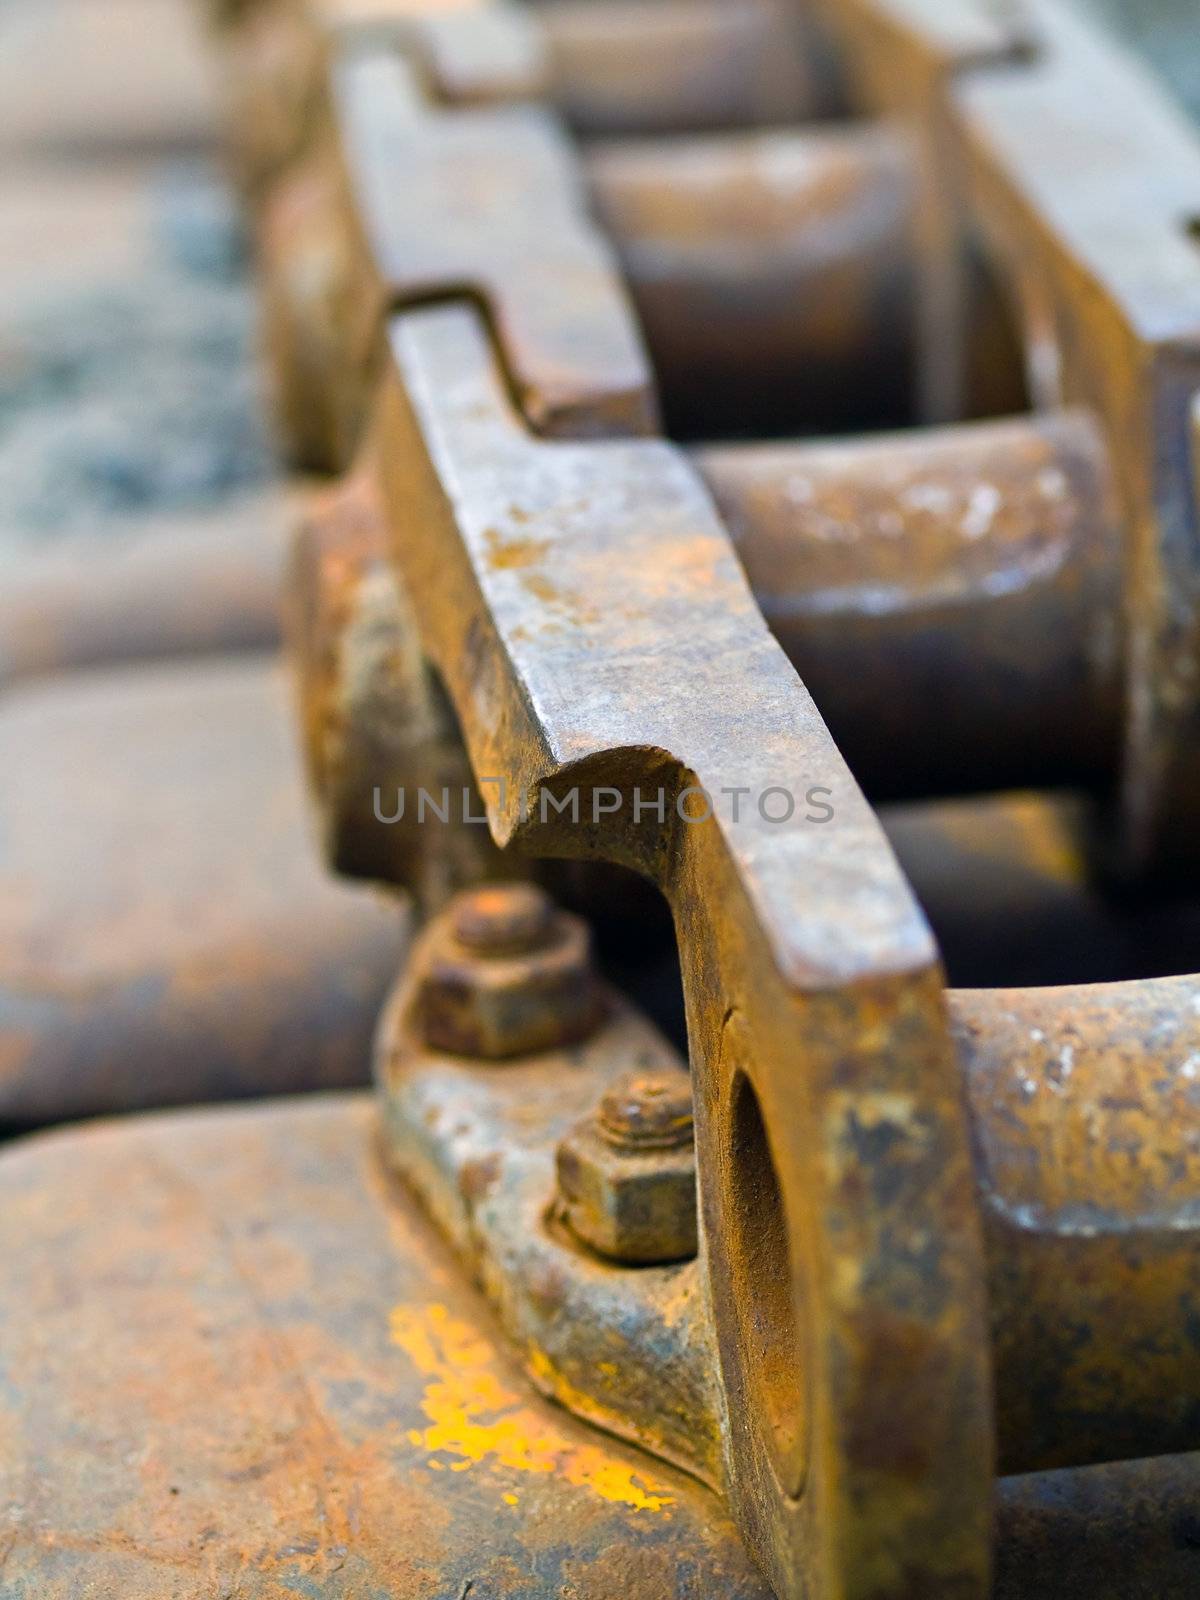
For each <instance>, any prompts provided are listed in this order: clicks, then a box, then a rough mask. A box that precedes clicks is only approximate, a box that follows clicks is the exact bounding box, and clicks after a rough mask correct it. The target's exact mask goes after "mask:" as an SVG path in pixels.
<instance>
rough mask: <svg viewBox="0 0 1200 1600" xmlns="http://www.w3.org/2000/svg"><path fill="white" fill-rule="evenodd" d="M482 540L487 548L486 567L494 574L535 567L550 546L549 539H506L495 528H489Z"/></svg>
mask: <svg viewBox="0 0 1200 1600" xmlns="http://www.w3.org/2000/svg"><path fill="white" fill-rule="evenodd" d="M484 538H485V539H486V540H487V546H488V556H487V559H488V565H489V566H490V567H491V568H492V569H493V570H494V571H496V572H512V571H517V570H520V569H521V568H522V567H535V566H537V564H538V562H539V561H541V560H542V558H543V557H544V556H545V555H546V554H547V552H548V551H549V549H550V544H551V541H550V540H549V539H506V538H505V537H504V536H503V535H502V534H501V533H499V532H497V530H496V529H495V528H489V529H488V530H487V532H486V533H485V534H484Z"/></svg>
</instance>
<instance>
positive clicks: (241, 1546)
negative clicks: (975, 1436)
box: [0, 1097, 1200, 1600]
mask: <svg viewBox="0 0 1200 1600" xmlns="http://www.w3.org/2000/svg"><path fill="white" fill-rule="evenodd" d="M375 1139H376V1131H375V1115H374V1112H373V1110H372V1107H371V1105H370V1103H369V1102H368V1100H367V1099H366V1098H365V1097H343V1098H332V1097H331V1098H322V1099H318V1100H314V1101H312V1102H310V1103H308V1104H302V1103H297V1104H287V1105H276V1106H273V1107H269V1108H268V1107H259V1108H253V1109H250V1108H245V1109H238V1110H223V1111H206V1112H204V1113H200V1114H190V1115H188V1116H186V1117H180V1116H172V1117H167V1116H161V1115H160V1116H155V1117H149V1118H143V1119H139V1120H138V1121H136V1122H130V1123H127V1124H118V1123H109V1124H104V1125H103V1126H99V1127H96V1128H93V1129H89V1130H83V1131H68V1132H64V1133H56V1134H53V1135H43V1136H40V1137H38V1138H35V1139H29V1140H25V1141H22V1142H20V1143H18V1144H16V1145H11V1146H9V1147H7V1148H6V1149H5V1151H4V1152H3V1153H0V1194H2V1195H3V1204H0V1246H2V1255H3V1259H4V1261H5V1263H6V1270H5V1273H4V1274H3V1276H2V1277H0V1305H2V1315H3V1324H4V1329H5V1338H4V1373H5V1383H4V1388H3V1398H2V1399H0V1417H2V1418H3V1426H2V1428H0V1437H2V1438H3V1441H4V1444H3V1449H2V1450H0V1493H2V1494H3V1500H4V1505H5V1508H6V1523H5V1530H4V1535H3V1541H2V1542H0V1583H2V1584H3V1586H4V1594H5V1596H6V1600H9V1597H11V1600H83V1597H85V1596H86V1597H87V1600H91V1597H93V1596H95V1597H97V1600H99V1597H100V1596H106V1597H107V1596H109V1595H113V1594H120V1595H121V1596H122V1597H125V1600H142V1597H145V1600H162V1597H163V1596H164V1595H165V1594H170V1595H172V1596H173V1597H175V1600H211V1597H212V1596H213V1595H216V1594H230V1593H232V1594H240V1595H243V1596H246V1597H247V1600H285V1597H291V1596H294V1595H295V1594H296V1593H298V1592H299V1593H303V1594H311V1595H319V1596H321V1597H322V1600H363V1597H364V1596H372V1597H373V1596H376V1595H379V1596H383V1595H387V1596H389V1597H392V1596H396V1595H403V1596H404V1597H405V1600H445V1597H446V1596H452V1597H454V1600H458V1596H460V1595H461V1594H462V1593H463V1590H464V1588H467V1593H468V1595H469V1596H473V1595H478V1596H480V1597H481V1600H549V1597H551V1596H553V1597H555V1600H558V1597H560V1596H562V1595H564V1594H566V1595H571V1594H572V1592H574V1594H576V1595H579V1596H581V1597H582V1596H586V1597H587V1600H630V1597H633V1596H636V1597H637V1600H678V1597H679V1596H681V1595H686V1596H689V1597H690V1596H691V1595H695V1596H697V1597H699V1596H701V1595H721V1596H722V1597H723V1600H766V1596H767V1594H768V1590H767V1589H766V1587H765V1585H764V1584H763V1583H762V1581H761V1580H760V1579H758V1578H756V1577H755V1576H754V1574H753V1572H752V1570H751V1568H750V1567H749V1565H748V1562H747V1560H746V1557H745V1556H744V1555H743V1553H742V1551H741V1549H740V1547H739V1542H738V1540H737V1536H736V1534H735V1533H734V1531H733V1528H732V1526H731V1525H730V1523H729V1521H728V1519H727V1516H726V1515H725V1513H724V1512H723V1510H722V1508H721V1504H720V1501H719V1500H718V1499H717V1498H716V1497H715V1496H713V1495H712V1494H710V1493H708V1492H706V1491H704V1490H703V1489H701V1488H700V1487H699V1486H698V1485H697V1484H696V1483H695V1481H694V1479H691V1478H689V1477H687V1476H684V1475H682V1474H680V1473H678V1472H676V1471H674V1470H673V1469H672V1468H671V1467H669V1466H667V1465H660V1464H659V1463H658V1462H654V1461H651V1460H649V1458H647V1457H646V1456H645V1455H643V1454H642V1453H640V1452H637V1451H634V1450H630V1449H628V1448H626V1447H623V1446H622V1445H620V1444H618V1443H615V1442H612V1441H610V1440H609V1439H607V1438H606V1437H605V1436H604V1435H603V1434H600V1433H597V1432H596V1431H595V1430H594V1429H592V1428H589V1427H587V1426H586V1425H584V1424H582V1423H578V1422H575V1421H574V1420H573V1419H572V1418H571V1417H570V1416H568V1415H567V1413H566V1412H564V1411H563V1410H562V1409H561V1408H559V1407H557V1406H552V1405H548V1404H546V1403H545V1402H544V1401H543V1400H541V1399H539V1398H538V1396H537V1395H536V1393H535V1392H534V1391H533V1390H532V1389H530V1388H529V1386H528V1385H527V1383H526V1381H525V1380H524V1378H523V1377H522V1375H521V1373H520V1372H519V1371H518V1370H517V1368H516V1367H515V1365H514V1364H513V1361H512V1357H511V1355H510V1353H509V1345H508V1341H507V1339H505V1338H504V1337H503V1336H502V1335H501V1334H500V1332H499V1331H498V1329H497V1328H495V1327H494V1326H493V1324H492V1323H491V1321H490V1320H489V1316H488V1312H487V1310H486V1308H485V1307H484V1306H483V1304H482V1303H481V1301H480V1300H479V1298H478V1297H477V1296H476V1295H475V1294H473V1293H472V1291H471V1290H470V1289H469V1288H468V1287H467V1286H466V1285H465V1283H464V1280H463V1277H462V1274H461V1271H460V1270H459V1269H458V1267H457V1265H456V1264H455V1263H454V1261H453V1260H452V1259H451V1258H450V1256H449V1254H448V1252H447V1251H446V1249H445V1247H444V1245H443V1244H442V1242H441V1240H440V1239H439V1238H438V1237H437V1236H436V1233H435V1230H434V1229H433V1228H432V1227H431V1226H430V1225H429V1223H428V1222H427V1221H426V1220H425V1219H424V1217H423V1216H422V1214H421V1212H420V1210H419V1208H418V1207H417V1206H416V1205H415V1204H414V1203H413V1202H412V1201H411V1200H410V1199H409V1198H408V1197H407V1196H406V1195H405V1193H404V1192H403V1191H402V1190H401V1189H400V1188H398V1187H397V1186H396V1185H394V1184H392V1183H390V1182H389V1181H388V1180H387V1179H386V1178H385V1177H384V1175H383V1172H382V1168H381V1165H380V1163H379V1162H378V1160H377V1158H376V1155H375V1148H374V1147H375ZM114 1193H119V1194H120V1195H121V1197H122V1217H121V1221H120V1227H119V1229H118V1228H115V1227H114V1224H113V1219H112V1215H111V1207H112V1197H113V1195H114ZM83 1441H86V1444H84V1443H83ZM1198 1494H1200V1457H1197V1456H1177V1457H1169V1458H1163V1459H1159V1460H1157V1461H1141V1462H1131V1463H1121V1464H1118V1465H1114V1466H1109V1467H1096V1468H1090V1469H1087V1470H1084V1471H1078V1472H1054V1473H1044V1474H1041V1475H1037V1476H1033V1477H1028V1478H1018V1479H1008V1480H1005V1481H1004V1482H1002V1483H1001V1484H1000V1487H999V1496H998V1507H997V1523H998V1541H997V1579H996V1591H995V1592H996V1596H997V1600H1062V1597H1064V1596H1065V1597H1068V1600H1076V1597H1077V1596H1078V1597H1079V1600H1084V1597H1089V1600H1093V1597H1094V1600H1187V1597H1189V1596H1191V1595H1192V1594H1194V1592H1195V1585H1196V1574H1197V1563H1198V1561H1200V1556H1198V1555H1197V1551H1196V1524H1195V1506H1196V1498H1197V1495H1198ZM668 1502H669V1503H668ZM468 1586H469V1587H468Z"/></svg>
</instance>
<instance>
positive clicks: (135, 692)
mask: <svg viewBox="0 0 1200 1600" xmlns="http://www.w3.org/2000/svg"><path fill="white" fill-rule="evenodd" d="M287 701H288V695H287V691H286V688H285V684H284V681H283V676H282V673H281V672H280V671H279V669H278V668H277V667H275V666H274V664H273V663H271V662H269V661H266V660H258V659H254V658H250V659H248V660H245V661H241V662H238V661H236V660H235V661H233V662H224V663H221V664H214V665H209V666H203V667H192V668H190V669H189V668H176V669H172V670H160V671H154V672H139V671H135V670H130V671H124V672H110V673H103V674H99V673H98V674H95V675H90V676H87V677H79V678H74V679H67V680H65V681H60V682H57V683H51V684H49V685H47V686H45V687H39V688H33V687H30V688H26V689H23V690H22V691H20V692H19V693H18V692H14V693H12V694H11V695H9V696H7V697H6V698H5V699H4V701H3V702H0V770H3V772H4V783H3V785H2V786H0V1126H3V1125H8V1126H24V1127H28V1126H31V1125H36V1124H38V1123H41V1122H47V1121H55V1120H59V1119H62V1118H66V1117H74V1116H86V1115H94V1114H96V1113H103V1112H112V1111H119V1110H127V1109H133V1108H137V1107H141V1106H153V1105H165V1104H179V1103H186V1102H189V1101H197V1100H207V1099H228V1098H234V1097H240V1096H244V1095H253V1094H266V1093H276V1094H278V1093H281V1092H285V1091H296V1090H300V1089H307V1088H319V1087H320V1088H335V1087H344V1086H347V1085H353V1084H359V1083H362V1082H363V1081H365V1078H366V1075H367V1070H368V1060H369V1050H370V1036H371V1030H372V1027H373V1025H374V1020H375V1017H376V1015H377V1014H378V1010H379V1006H380V1004H381V1001H382V996H383V993H384V991H385V989H386V987H387V984H388V982H389V980H390V978H391V977H392V976H393V975H394V973H395V971H396V969H397V965H398V963H399V960H400V957H401V952H402V948H403V938H402V934H403V926H404V917H403V912H402V910H401V905H400V903H399V902H397V901H395V900H391V901H388V900H384V899H383V898H381V897H379V896H375V895H372V894H370V893H367V892H364V891H361V890H357V891H356V890H352V889H349V888H347V887H346V886H343V885H338V884H335V883H334V882H333V881H332V880H330V879H327V878H326V876H325V874H324V873H323V871H322V869H321V867H320V865H319V863H318V861H317V860H316V858H315V852H314V851H313V849H312V848H311V844H310V841H309V840H308V838H307V837H306V833H307V820H306V817H305V810H304V798H303V790H302V786H301V781H300V775H299V762H298V758H297V756H296V754H295V752H294V751H293V749H292V745H291V740H290V736H289V734H288V731H287V723H288V709H289V708H288V704H287Z"/></svg>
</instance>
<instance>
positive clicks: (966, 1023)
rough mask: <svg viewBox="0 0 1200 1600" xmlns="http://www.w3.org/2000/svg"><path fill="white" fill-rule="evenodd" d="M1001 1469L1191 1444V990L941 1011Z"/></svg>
mask: <svg viewBox="0 0 1200 1600" xmlns="http://www.w3.org/2000/svg"><path fill="white" fill-rule="evenodd" d="M950 1012H951V1018H952V1024H953V1030H954V1033H955V1036H956V1039H957V1043H958V1047H959V1051H960V1054H961V1057H962V1061H963V1066H964V1072H965V1082H966V1091H967V1100H968V1107H969V1114H970V1120H971V1125H972V1134H973V1140H974V1155H975V1168H976V1184H977V1188H978V1193H979V1196H980V1201H981V1207H982V1214H983V1220H984V1230H985V1237H986V1242H987V1251H988V1278H989V1284H990V1291H991V1308H992V1326H993V1361H994V1369H995V1385H996V1417H997V1425H998V1439H999V1449H1000V1462H1001V1467H1002V1470H1005V1471H1013V1472H1015V1471H1028V1470H1033V1469H1036V1468H1043V1467H1054V1466H1062V1465H1068V1464H1070V1465H1080V1464H1082V1463H1084V1462H1088V1461H1100V1460H1116V1459H1121V1458H1127V1457H1135V1456H1146V1455H1155V1454H1162V1453H1168V1452H1172V1451H1176V1450H1190V1449H1195V1448H1196V1445H1197V1442H1198V1441H1200V1336H1198V1326H1200V1322H1198V1318H1200V978H1197V977H1187V978H1164V979H1158V980H1154V981H1150V982H1146V983H1136V984H1113V985H1105V984H1094V985H1090V986H1088V987H1083V988H1073V989H1020V990H980V991H973V990H961V991H957V992H952V993H951V995H950Z"/></svg>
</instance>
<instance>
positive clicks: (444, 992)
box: [413, 885, 604, 1061]
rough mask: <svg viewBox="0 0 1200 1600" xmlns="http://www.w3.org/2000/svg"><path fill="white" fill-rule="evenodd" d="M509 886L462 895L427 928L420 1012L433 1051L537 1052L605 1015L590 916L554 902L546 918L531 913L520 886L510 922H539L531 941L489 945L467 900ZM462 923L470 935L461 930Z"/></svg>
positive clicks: (583, 1031)
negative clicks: (575, 914) (524, 944)
mask: <svg viewBox="0 0 1200 1600" xmlns="http://www.w3.org/2000/svg"><path fill="white" fill-rule="evenodd" d="M504 892H505V891H504V890H503V889H502V888H501V889H498V888H495V887H493V888H491V889H488V890H480V891H476V892H475V895H474V896H473V897H463V896H460V897H459V898H458V900H457V901H455V902H453V903H452V905H451V907H450V909H449V910H448V912H447V913H446V914H445V915H444V916H443V917H440V918H439V919H438V921H437V922H436V923H435V924H434V925H433V927H432V928H431V929H430V933H429V936H428V938H429V942H428V943H427V945H426V947H425V950H424V953H423V960H422V962H421V965H420V971H419V973H418V975H417V982H416V986H415V992H414V998H413V1018H414V1022H415V1025H416V1027H417V1029H418V1031H419V1032H420V1034H421V1036H422V1038H423V1039H424V1040H425V1043H426V1044H427V1045H429V1046H430V1047H432V1048H433V1049H435V1050H444V1051H446V1052H448V1053H450V1054H453V1055H463V1056H476V1057H480V1058H482V1059H484V1060H488V1061H503V1060H506V1059H509V1058H511V1057H514V1056H525V1055H533V1054H535V1053H536V1052H538V1051H541V1050H553V1049H558V1048H561V1047H562V1046H564V1045H568V1044H576V1043H578V1042H580V1041H581V1040H583V1039H586V1038H587V1037H588V1036H589V1035H590V1034H592V1033H593V1032H594V1031H595V1029H596V1028H597V1026H598V1025H599V1023H600V1020H601V1018H602V1016H603V1014H604V999H603V991H602V989H601V987H600V985H599V983H598V981H597V979H596V975H595V972H594V970H593V967H592V953H591V935H590V932H589V930H588V928H587V926H586V924H585V923H583V922H582V921H580V919H579V918H578V917H573V916H570V915H569V914H568V913H566V912H563V911H559V910H558V909H557V908H556V907H554V906H553V905H549V906H548V914H547V915H546V916H545V917H544V918H533V917H532V916H531V910H532V908H531V907H530V906H529V904H528V903H527V898H528V893H529V891H528V889H527V887H526V886H524V885H515V886H513V890H512V894H513V898H514V900H516V899H517V897H518V896H519V897H520V899H521V904H520V906H519V907H517V906H516V905H514V912H516V911H518V910H519V912H520V915H519V916H515V915H514V917H513V918H511V919H509V920H510V921H513V922H516V921H520V922H522V923H524V922H526V921H529V922H531V923H533V924H535V925H536V929H537V932H536V938H535V939H534V941H533V946H532V948H526V949H522V948H519V947H517V948H513V947H512V946H511V945H504V944H503V943H501V944H500V945H499V947H498V948H497V949H493V950H489V949H487V948H486V941H485V940H484V941H481V940H480V938H479V935H478V929H477V926H476V925H475V924H476V921H477V919H472V918H471V917H470V916H469V915H468V914H467V913H466V911H465V910H464V901H465V900H467V899H469V898H474V899H478V898H480V897H481V896H483V895H485V894H486V895H489V896H492V897H495V896H497V895H503V894H504ZM534 892H535V893H536V892H538V891H534ZM497 914H498V915H499V914H500V909H499V908H498V910H497ZM504 920H505V919H504V918H503V916H501V921H504ZM456 930H458V931H456ZM459 931H461V932H465V933H467V934H468V937H469V939H470V941H471V942H466V941H464V940H463V939H462V938H460V937H459ZM481 946H482V947H481Z"/></svg>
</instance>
